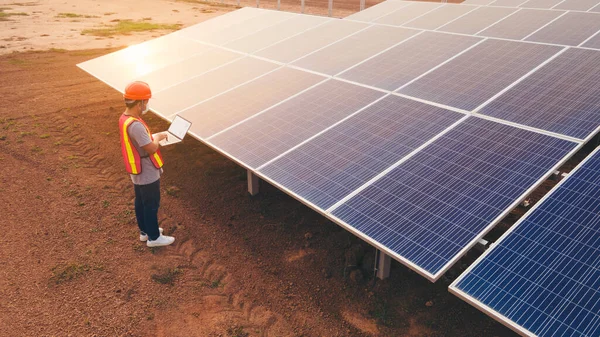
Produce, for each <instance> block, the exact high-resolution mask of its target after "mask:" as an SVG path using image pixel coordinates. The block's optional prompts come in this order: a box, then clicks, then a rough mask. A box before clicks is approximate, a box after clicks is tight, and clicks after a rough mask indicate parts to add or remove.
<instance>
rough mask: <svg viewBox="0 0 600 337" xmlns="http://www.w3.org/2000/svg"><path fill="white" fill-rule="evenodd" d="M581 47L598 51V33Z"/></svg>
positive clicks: (599, 36)
mask: <svg viewBox="0 0 600 337" xmlns="http://www.w3.org/2000/svg"><path fill="white" fill-rule="evenodd" d="M582 47H586V48H595V49H600V31H599V32H598V33H596V35H594V36H593V37H592V38H591V39H589V40H588V41H587V42H586V43H584V44H583V46H582Z"/></svg>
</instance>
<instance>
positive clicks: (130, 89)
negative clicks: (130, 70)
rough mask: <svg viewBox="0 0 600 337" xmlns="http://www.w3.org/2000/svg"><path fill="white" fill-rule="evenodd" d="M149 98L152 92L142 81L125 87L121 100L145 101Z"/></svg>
mask: <svg viewBox="0 0 600 337" xmlns="http://www.w3.org/2000/svg"><path fill="white" fill-rule="evenodd" d="M151 97H152V91H151V90H150V86H149V85H148V83H146V82H142V81H135V82H131V83H129V84H128V85H127V86H126V87H125V94H123V98H125V99H130V100H134V101H142V100H147V99H150V98H151Z"/></svg>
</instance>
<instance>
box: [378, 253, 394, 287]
mask: <svg viewBox="0 0 600 337" xmlns="http://www.w3.org/2000/svg"><path fill="white" fill-rule="evenodd" d="M391 266H392V258H391V257H390V256H389V255H387V254H385V253H384V252H382V251H380V250H379V249H377V251H376V252H375V276H377V278H378V279H380V280H385V279H386V278H388V277H390V267H391Z"/></svg>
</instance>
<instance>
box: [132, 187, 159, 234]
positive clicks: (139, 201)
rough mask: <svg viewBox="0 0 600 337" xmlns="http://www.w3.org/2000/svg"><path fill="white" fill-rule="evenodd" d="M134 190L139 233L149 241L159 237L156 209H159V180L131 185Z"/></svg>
mask: <svg viewBox="0 0 600 337" xmlns="http://www.w3.org/2000/svg"><path fill="white" fill-rule="evenodd" d="M133 187H134V189H135V217H136V219H137V223H138V227H140V232H142V233H146V234H148V238H149V239H150V240H153V241H154V240H156V239H157V238H158V237H159V236H160V232H159V231H158V207H160V179H159V180H157V181H155V182H153V183H151V184H148V185H135V184H134V185H133Z"/></svg>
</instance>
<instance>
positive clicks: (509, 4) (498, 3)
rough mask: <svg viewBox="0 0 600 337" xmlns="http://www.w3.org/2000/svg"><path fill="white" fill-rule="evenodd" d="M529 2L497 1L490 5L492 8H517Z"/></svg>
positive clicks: (518, 0)
mask: <svg viewBox="0 0 600 337" xmlns="http://www.w3.org/2000/svg"><path fill="white" fill-rule="evenodd" d="M525 1H527V0H496V1H494V2H492V3H491V4H490V6H506V7H517V6H519V5H520V4H522V3H524V2H525Z"/></svg>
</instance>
